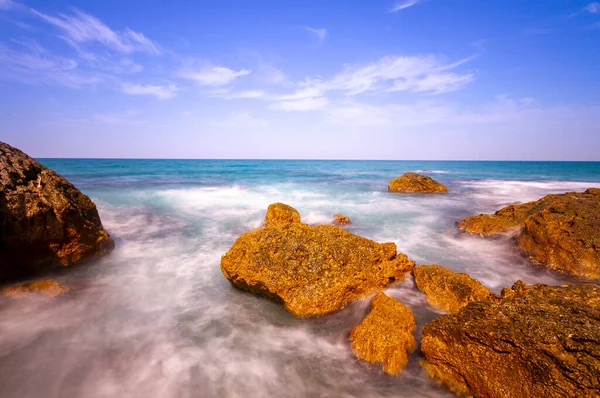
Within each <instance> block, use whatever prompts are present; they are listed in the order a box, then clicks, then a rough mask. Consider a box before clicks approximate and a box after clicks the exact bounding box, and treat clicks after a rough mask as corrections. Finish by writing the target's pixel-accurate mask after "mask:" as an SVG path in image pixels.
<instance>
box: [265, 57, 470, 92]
mask: <svg viewBox="0 0 600 398" xmlns="http://www.w3.org/2000/svg"><path fill="white" fill-rule="evenodd" d="M471 59H472V58H465V59H462V60H459V61H457V62H453V63H448V62H447V61H446V60H445V59H444V58H442V57H438V56H434V55H425V56H386V57H383V58H381V59H379V60H378V61H376V62H373V63H370V64H367V65H358V66H346V67H345V68H344V69H343V70H342V71H341V72H340V73H338V74H337V75H336V76H334V77H333V78H331V79H329V80H322V79H306V80H305V81H303V82H300V83H298V89H297V90H296V91H295V92H294V93H291V94H284V95H279V96H278V97H277V98H276V99H278V100H298V99H304V98H316V97H323V96H325V95H326V94H327V93H329V92H339V93H342V94H344V95H346V96H356V95H359V94H362V93H366V92H380V93H383V92H393V91H409V92H417V93H430V94H441V93H446V92H450V91H455V90H458V89H460V88H462V87H463V86H464V85H466V84H468V83H470V82H472V81H473V80H475V74H474V73H473V72H463V73H458V72H453V71H452V70H453V69H456V68H458V67H459V66H461V65H463V64H464V63H466V62H468V61H470V60H471Z"/></svg>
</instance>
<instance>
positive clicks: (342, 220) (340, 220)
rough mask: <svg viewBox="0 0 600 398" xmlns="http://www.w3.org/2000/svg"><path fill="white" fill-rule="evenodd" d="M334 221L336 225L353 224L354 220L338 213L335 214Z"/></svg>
mask: <svg viewBox="0 0 600 398" xmlns="http://www.w3.org/2000/svg"><path fill="white" fill-rule="evenodd" d="M333 223H334V224H335V225H348V224H352V220H351V219H350V217H348V216H345V215H343V214H339V213H338V214H336V215H335V216H333Z"/></svg>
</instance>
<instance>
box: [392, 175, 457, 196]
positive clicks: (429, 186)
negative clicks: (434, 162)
mask: <svg viewBox="0 0 600 398" xmlns="http://www.w3.org/2000/svg"><path fill="white" fill-rule="evenodd" d="M388 191H390V192H399V193H447V192H448V188H447V187H446V186H445V185H442V184H440V183H439V182H437V181H435V180H434V179H433V178H431V177H428V176H424V175H421V174H417V173H406V174H403V175H401V176H400V177H396V178H394V179H393V180H392V181H390V183H389V185H388Z"/></svg>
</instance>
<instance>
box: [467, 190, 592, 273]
mask: <svg viewBox="0 0 600 398" xmlns="http://www.w3.org/2000/svg"><path fill="white" fill-rule="evenodd" d="M599 192H600V190H599V189H597V188H590V189H588V190H587V191H585V192H583V193H578V192H569V193H566V194H560V195H548V196H545V197H544V198H542V199H540V200H538V201H536V202H530V203H524V204H520V205H511V206H507V207H505V208H503V209H501V210H499V211H497V212H496V213H495V214H493V215H488V214H480V215H478V216H472V217H468V218H466V219H464V220H462V221H459V222H458V223H457V224H458V227H459V228H460V229H461V230H463V231H465V232H469V233H472V234H477V235H479V236H494V235H502V234H515V235H516V243H517V245H518V246H519V248H520V249H521V251H522V252H523V253H524V254H525V255H526V256H528V257H529V259H530V260H531V261H532V262H533V263H534V264H538V265H543V266H545V267H546V268H548V269H551V270H554V271H559V272H563V273H567V274H572V275H576V276H583V277H587V278H592V279H600V193H599Z"/></svg>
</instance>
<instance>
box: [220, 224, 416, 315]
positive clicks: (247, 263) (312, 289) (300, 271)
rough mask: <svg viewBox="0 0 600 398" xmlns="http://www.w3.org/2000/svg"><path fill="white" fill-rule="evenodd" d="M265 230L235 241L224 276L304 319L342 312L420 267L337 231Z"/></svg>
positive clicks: (390, 249) (391, 248) (387, 246)
mask: <svg viewBox="0 0 600 398" xmlns="http://www.w3.org/2000/svg"><path fill="white" fill-rule="evenodd" d="M267 217H268V213H267ZM265 224H266V226H265V227H264V228H260V229H258V230H256V231H252V232H247V233H245V234H243V235H241V236H240V237H239V238H238V239H237V240H236V241H235V243H234V244H233V246H232V247H231V249H230V250H229V251H228V252H227V253H226V254H225V255H224V256H223V257H222V259H221V271H222V272H223V275H225V277H226V278H227V279H229V280H230V281H231V282H232V283H233V284H234V285H235V286H237V287H238V288H241V289H243V290H247V291H249V292H251V293H255V294H260V295H263V296H266V297H270V298H272V299H275V300H277V301H280V302H282V303H283V304H284V306H285V308H286V309H287V310H288V311H290V312H291V313H293V314H294V315H296V316H299V317H306V316H316V315H324V314H327V313H330V312H333V311H336V310H339V309H341V308H343V307H344V306H346V305H347V304H348V303H349V302H350V301H352V300H354V299H358V298H362V297H364V296H366V295H368V294H370V293H373V292H375V291H377V290H380V289H383V288H384V287H386V286H388V285H389V284H391V283H394V282H396V281H398V280H402V279H403V278H404V276H405V274H406V273H407V272H409V271H410V270H411V269H412V268H413V267H414V262H413V261H410V260H409V259H408V258H407V256H406V255H404V254H401V253H397V252H396V245H395V244H394V243H383V244H381V243H377V242H374V241H372V240H369V239H366V238H363V237H361V236H358V235H355V234H352V233H350V232H347V231H344V230H343V229H341V228H338V227H336V226H333V225H318V226H309V225H307V224H304V223H301V222H299V221H298V222H297V221H295V220H291V222H289V223H287V224H286V223H283V224H282V223H276V224H273V223H272V222H265Z"/></svg>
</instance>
